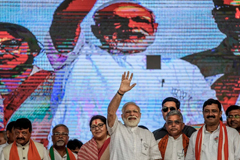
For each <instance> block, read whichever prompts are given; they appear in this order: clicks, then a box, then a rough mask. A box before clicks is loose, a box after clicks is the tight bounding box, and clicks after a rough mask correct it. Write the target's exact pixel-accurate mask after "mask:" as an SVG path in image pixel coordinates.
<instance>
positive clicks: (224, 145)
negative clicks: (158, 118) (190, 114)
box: [0, 72, 240, 160]
mask: <svg viewBox="0 0 240 160" xmlns="http://www.w3.org/2000/svg"><path fill="white" fill-rule="evenodd" d="M132 78H133V74H131V75H130V73H129V72H128V73H125V72H124V74H123V75H122V80H121V84H120V87H119V90H118V91H117V93H116V94H115V96H114V97H113V99H112V100H111V102H110V103H109V106H108V113H107V118H105V117H104V116H102V115H95V116H93V117H92V118H91V120H90V122H89V128H90V131H91V132H92V135H93V138H92V139H91V140H89V141H88V142H86V143H85V144H82V143H81V142H80V141H79V140H76V139H75V140H69V129H68V127H67V126H66V125H64V124H58V125H56V126H55V127H54V128H53V129H52V133H53V135H52V143H53V145H52V146H51V147H50V149H49V150H47V149H46V148H45V147H44V145H43V144H41V143H38V142H35V141H33V140H32V139H31V135H32V134H34V132H33V130H32V123H31V121H30V120H29V119H27V118H20V119H17V120H16V121H12V122H10V123H8V125H7V128H6V131H2V132H0V144H1V145H0V149H1V150H0V152H1V155H0V159H1V160H37V159H42V160H50V159H51V160H109V159H111V160H134V159H136V160H145V159H146V160H148V159H153V160H222V159H224V160H240V152H239V150H240V106H237V105H232V106H230V107H228V109H227V110H226V116H227V125H225V124H224V122H223V121H222V119H221V117H222V105H221V103H220V102H219V101H218V100H214V99H208V100H206V101H205V103H204V104H203V108H202V113H203V117H204V124H203V125H202V127H201V128H200V129H199V130H196V129H195V128H193V127H191V126H187V125H185V124H184V122H183V115H182V113H181V110H180V102H179V100H177V99H176V98H173V97H167V98H166V99H165V100H164V101H163V102H162V115H163V117H162V118H164V120H165V121H166V123H165V124H164V126H163V127H162V128H160V129H157V130H156V131H154V132H153V133H152V132H150V131H149V130H148V129H147V128H146V127H144V126H141V127H139V126H138V124H139V122H140V118H141V114H142V113H141V109H140V107H139V106H138V105H137V104H136V103H134V102H128V103H126V104H124V106H123V107H122V114H121V117H122V120H123V122H124V124H123V123H122V122H120V121H119V120H118V117H117V115H116V112H117V110H118V108H119V105H120V103H121V100H122V97H123V96H124V94H126V93H127V92H128V91H130V90H131V89H132V88H134V87H135V86H136V83H134V84H132V85H131V81H132Z"/></svg>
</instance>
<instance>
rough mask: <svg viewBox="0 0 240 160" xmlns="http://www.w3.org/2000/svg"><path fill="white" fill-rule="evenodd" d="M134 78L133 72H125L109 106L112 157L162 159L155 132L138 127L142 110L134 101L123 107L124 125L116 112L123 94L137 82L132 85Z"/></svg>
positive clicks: (127, 159) (128, 159)
mask: <svg viewBox="0 0 240 160" xmlns="http://www.w3.org/2000/svg"><path fill="white" fill-rule="evenodd" d="M129 76H130V77H129ZM132 78H133V74H131V75H129V72H128V73H127V74H126V72H124V74H123V75H122V81H121V85H120V87H119V90H118V91H117V93H116V94H115V96H114V97H113V99H112V100H111V102H110V104H109V106H108V115H107V129H108V132H109V134H110V136H111V141H110V159H115V160H120V159H125V160H130V159H131V160H133V159H136V160H138V159H141V160H145V159H158V160H160V159H162V157H161V154H160V151H159V150H158V147H157V142H156V140H155V139H154V136H153V134H152V133H151V132H150V131H149V130H147V129H142V128H140V127H138V123H139V121H140V119H141V111H140V108H139V107H138V106H137V105H136V104H135V103H134V102H128V103H126V104H125V105H124V106H123V108H122V115H121V116H122V119H123V121H124V125H123V124H122V123H121V122H120V121H118V118H117V115H116V112H117V110H118V107H119V105H120V103H121V100H122V98H123V95H124V94H125V93H126V92H128V91H130V90H131V89H132V88H133V87H134V86H135V85H136V83H134V84H132V85H131V80H132ZM125 96H127V95H125Z"/></svg>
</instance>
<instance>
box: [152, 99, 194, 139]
mask: <svg viewBox="0 0 240 160" xmlns="http://www.w3.org/2000/svg"><path fill="white" fill-rule="evenodd" d="M172 110H178V111H181V110H180V101H179V100H178V99H176V98H173V97H167V98H165V99H164V100H163V102H162V115H163V118H164V120H166V115H167V114H168V112H170V111H172ZM165 125H166V124H164V126H163V127H162V128H159V129H157V130H155V131H154V132H153V134H154V137H155V139H156V140H157V141H159V140H160V139H161V138H163V137H164V136H165V135H166V134H167V133H168V132H167V129H166V127H165ZM195 131H196V129H195V128H193V127H191V126H187V125H185V126H184V128H183V130H182V132H183V133H184V134H185V135H186V136H187V137H190V136H191V135H192V133H193V132H195Z"/></svg>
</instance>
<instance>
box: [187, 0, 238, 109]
mask: <svg viewBox="0 0 240 160" xmlns="http://www.w3.org/2000/svg"><path fill="white" fill-rule="evenodd" d="M213 2H214V8H213V9H212V16H213V19H214V20H215V22H216V24H217V27H218V29H219V31H220V32H222V33H223V34H224V35H226V38H225V39H223V41H222V42H221V43H220V44H219V45H218V46H217V47H216V48H213V49H209V50H206V51H203V52H200V53H194V54H192V55H188V56H185V57H183V58H182V59H184V60H186V61H188V62H190V63H192V64H194V65H196V66H198V67H199V69H200V71H201V73H202V74H203V76H204V77H205V79H206V80H207V81H208V82H209V83H210V84H211V88H212V89H214V90H215V91H216V96H217V99H218V100H219V101H220V102H221V104H222V105H223V108H224V110H225V111H226V110H227V108H228V107H229V106H230V105H235V104H237V103H238V104H239V95H240V87H239V86H240V85H239V82H240V54H239V53H240V3H239V1H238V0H213Z"/></svg>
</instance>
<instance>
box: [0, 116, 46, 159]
mask: <svg viewBox="0 0 240 160" xmlns="http://www.w3.org/2000/svg"><path fill="white" fill-rule="evenodd" d="M14 132H15V136H16V139H15V141H14V142H13V143H12V144H10V145H8V146H6V147H5V148H3V151H2V153H1V155H0V158H1V160H33V159H34V160H49V157H48V154H47V150H46V148H45V147H44V146H43V145H42V144H41V143H38V142H35V141H33V140H32V139H31V134H32V124H31V122H30V121H29V120H28V119H27V118H20V119H18V120H16V122H15V124H14Z"/></svg>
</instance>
